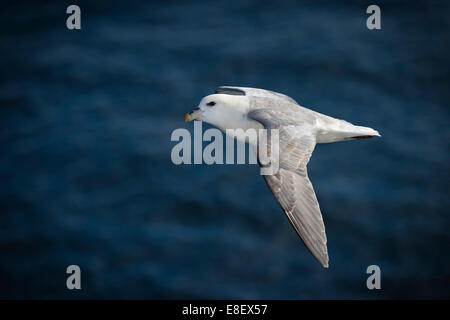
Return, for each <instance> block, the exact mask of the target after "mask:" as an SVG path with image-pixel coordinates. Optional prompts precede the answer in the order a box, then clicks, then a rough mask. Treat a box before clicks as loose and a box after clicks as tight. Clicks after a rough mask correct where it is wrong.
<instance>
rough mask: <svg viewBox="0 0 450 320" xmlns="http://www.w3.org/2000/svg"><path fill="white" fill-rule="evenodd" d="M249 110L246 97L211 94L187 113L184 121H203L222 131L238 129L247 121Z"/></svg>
mask: <svg viewBox="0 0 450 320" xmlns="http://www.w3.org/2000/svg"><path fill="white" fill-rule="evenodd" d="M248 109H249V100H248V98H247V97H245V96H237V95H229V94H220V93H219V94H211V95H209V96H206V97H204V98H203V99H202V100H201V101H200V103H199V105H198V107H197V108H194V109H193V110H192V111H191V112H189V113H187V114H186V115H185V116H184V120H185V121H186V122H189V121H192V120H202V121H205V122H207V123H209V124H211V125H213V126H215V127H218V128H219V129H222V130H226V129H237V128H241V127H242V122H243V121H245V120H246V116H247V112H248Z"/></svg>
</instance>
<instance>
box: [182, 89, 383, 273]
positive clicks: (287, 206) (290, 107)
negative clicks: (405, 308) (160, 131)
mask: <svg viewBox="0 0 450 320" xmlns="http://www.w3.org/2000/svg"><path fill="white" fill-rule="evenodd" d="M185 120H186V121H191V120H202V121H205V122H207V123H209V124H211V125H213V126H216V127H218V128H219V129H221V130H222V131H224V132H226V133H227V129H245V130H247V129H255V130H260V129H267V130H269V129H270V130H271V129H277V130H278V138H279V142H278V143H279V146H278V148H279V151H278V152H279V154H278V163H277V165H278V168H279V169H278V170H277V172H276V173H275V174H273V175H264V179H265V180H266V183H267V185H268V187H269V188H270V190H271V191H272V193H273V195H274V196H275V198H276V199H277V200H278V202H279V203H280V205H281V207H282V208H283V211H284V212H285V213H286V215H287V217H288V218H289V221H290V222H291V224H292V226H293V227H294V229H295V230H296V231H297V234H298V235H299V236H300V238H301V239H302V241H303V242H304V244H305V245H306V247H307V248H308V249H309V250H310V252H311V253H312V254H313V256H314V257H315V258H316V259H317V260H318V261H319V262H320V264H321V265H322V266H323V267H325V268H327V267H328V251H327V237H326V235H325V225H324V223H323V218H322V214H321V212H320V207H319V203H318V202H317V198H316V195H315V193H314V189H313V186H312V184H311V181H310V180H309V178H308V173H307V170H306V165H307V164H308V161H309V159H310V157H311V154H312V152H313V150H314V147H315V145H316V143H329V142H336V141H344V140H353V139H365V138H371V137H375V136H380V134H379V133H378V131H376V130H374V129H371V128H368V127H361V126H355V125H353V124H351V123H349V122H347V121H344V120H340V119H335V118H332V117H329V116H326V115H323V114H321V113H318V112H315V111H313V110H310V109H307V108H304V107H302V106H300V105H299V104H298V103H297V102H296V101H295V100H293V99H292V98H290V97H288V96H286V95H284V94H280V93H276V92H273V91H269V90H264V89H256V88H245V87H229V86H223V87H219V88H218V89H217V90H216V92H215V94H211V95H208V96H206V97H204V98H203V99H202V100H201V101H200V104H199V105H198V107H197V108H195V109H194V110H192V111H191V112H189V113H188V114H186V115H185ZM234 138H238V137H236V136H234ZM247 142H248V141H247ZM268 144H270V142H268ZM269 147H270V146H268V148H269Z"/></svg>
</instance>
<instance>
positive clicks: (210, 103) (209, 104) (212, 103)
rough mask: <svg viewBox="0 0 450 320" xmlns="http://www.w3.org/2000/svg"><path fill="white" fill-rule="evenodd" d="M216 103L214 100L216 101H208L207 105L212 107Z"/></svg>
mask: <svg viewBox="0 0 450 320" xmlns="http://www.w3.org/2000/svg"><path fill="white" fill-rule="evenodd" d="M215 104H216V103H215V102H214V101H211V102H208V103H207V104H206V105H207V106H209V107H212V106H214V105H215Z"/></svg>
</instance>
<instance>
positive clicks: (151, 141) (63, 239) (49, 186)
mask: <svg viewBox="0 0 450 320" xmlns="http://www.w3.org/2000/svg"><path fill="white" fill-rule="evenodd" d="M377 4H379V6H380V7H381V11H382V16H381V18H382V21H381V23H382V29H381V30H368V29H367V28H366V18H367V16H368V15H367V14H366V13H365V11H366V8H367V5H366V4H363V3H361V2H359V1H341V2H338V3H332V2H325V1H320V2H318V1H317V2H313V1H308V2H297V1H283V2H272V1H235V2H232V1H208V2H203V1H194V2H188V1H171V2H147V1H141V2H140V1H132V0H130V1H123V2H121V3H114V4H113V3H111V2H110V1H105V2H100V1H89V2H87V1H79V2H78V5H79V6H80V7H81V12H82V22H81V24H82V25H81V26H82V29H81V30H78V31H69V30H68V29H67V28H66V17H67V16H68V15H67V14H66V7H67V5H68V4H66V3H64V2H61V1H48V2H43V3H41V4H39V3H37V1H36V2H23V1H9V2H8V1H7V2H5V4H2V10H1V13H0V26H1V28H0V43H1V44H0V48H1V50H0V58H1V59H0V144H1V147H0V150H1V153H0V179H1V180H0V181H1V183H0V209H1V211H0V230H1V231H0V297H2V298H69V299H72V298H137V299H141V298H146V299H147V298H148V299H153V298H168V299H172V298H235V299H240V298H252V299H303V298H307V299H341V298H350V299H353V298H357V299H359V298H369V299H392V298H449V297H450V266H449V263H450V256H449V253H450V252H449V251H450V250H449V243H450V231H449V228H450V216H449V214H450V212H449V205H450V203H449V190H450V183H449V173H450V172H449V162H450V157H449V151H450V150H449V141H450V129H449V120H450V105H449V103H450V90H449V89H450V55H449V53H448V52H449V35H450V22H449V19H448V16H449V14H450V10H449V9H450V8H449V4H448V3H447V2H445V1H428V2H426V3H425V2H423V3H420V2H414V3H413V2H410V1H409V2H407V1H389V2H382V1H379V2H377ZM219 85H238V86H250V87H259V88H265V89H270V90H274V91H278V92H282V93H285V94H287V95H289V96H291V97H293V98H294V99H295V100H297V101H298V102H299V103H300V104H302V105H304V106H306V107H309V108H312V109H314V110H316V111H319V112H322V113H325V114H327V115H330V116H333V117H337V118H342V119H345V120H347V121H350V122H352V123H355V124H359V125H366V126H370V127H373V128H375V129H377V130H378V131H379V132H380V133H381V134H382V138H378V139H368V140H359V141H350V142H341V143H335V144H322V145H318V146H317V147H316V149H315V152H314V153H313V156H312V158H311V162H310V164H309V176H310V178H311V180H312V183H313V185H314V187H315V190H316V193H317V197H318V199H319V202H320V205H321V209H322V212H323V216H324V220H325V224H326V228H327V235H328V250H329V254H330V268H329V269H323V268H322V267H321V266H320V265H319V264H318V263H317V262H316V261H315V259H314V258H313V257H312V256H311V255H310V253H309V252H308V251H307V249H306V248H305V247H304V245H303V244H302V243H301V241H300V239H299V238H298V236H297V235H296V234H295V232H294V230H293V229H292V227H291V226H290V224H289V222H288V220H287V219H286V217H285V216H284V213H283V212H282V211H281V208H280V207H279V205H278V203H277V202H276V200H275V199H274V198H273V196H272V194H271V192H270V191H269V190H268V189H267V187H266V184H265V183H264V180H263V179H262V177H261V176H260V175H259V169H258V168H257V166H255V165H211V166H208V165H206V164H203V165H179V166H176V165H174V164H173V163H172V162H171V158H170V152H171V149H172V147H173V146H174V145H175V144H176V143H175V142H171V141H170V136H171V133H172V131H173V130H174V129H176V128H187V129H189V130H190V131H191V133H193V125H192V123H187V124H186V123H184V121H183V115H184V113H185V112H187V111H189V110H191V109H192V107H193V106H196V105H197V104H198V102H199V100H200V99H201V97H202V96H204V95H207V94H210V93H212V92H213V91H214V90H215V88H216V87H217V86H219ZM209 127H210V126H209V125H206V124H204V128H209ZM71 264H76V265H79V266H80V268H81V270H82V290H81V291H76V290H74V291H76V292H74V291H69V290H67V288H66V276H67V275H66V267H67V266H68V265H71ZM372 264H376V265H379V266H380V268H381V286H382V289H381V290H375V291H369V290H368V289H367V288H366V279H367V276H368V275H367V274H366V268H367V266H369V265H372Z"/></svg>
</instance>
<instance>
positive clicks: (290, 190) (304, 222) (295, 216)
mask: <svg viewBox="0 0 450 320" xmlns="http://www.w3.org/2000/svg"><path fill="white" fill-rule="evenodd" d="M285 116H287V115H284V114H283V111H282V110H281V109H277V110H273V109H254V110H252V111H250V112H249V114H248V117H249V118H251V119H253V120H256V121H258V122H260V123H261V124H262V125H263V126H264V127H265V128H267V129H278V130H279V164H278V167H279V170H278V172H277V173H276V174H274V175H266V176H264V179H265V180H266V183H267V185H268V186H269V188H270V190H271V191H272V193H273V195H274V196H275V198H276V199H277V200H278V202H279V203H280V205H281V207H282V208H283V210H284V212H285V213H286V215H287V217H288V218H289V221H290V222H291V224H292V225H293V227H294V229H295V230H296V231H297V234H298V235H299V236H300V238H301V239H302V240H303V242H304V244H305V245H306V247H307V248H308V249H309V250H310V251H311V253H312V254H313V255H314V257H315V258H316V259H317V260H318V261H319V262H320V263H321V264H322V266H323V267H328V252H327V237H326V235H325V225H324V223H323V219H322V214H321V212H320V207H319V203H318V202H317V198H316V195H315V193H314V189H313V186H312V184H311V181H310V180H309V178H308V173H307V170H306V165H307V163H308V161H309V159H310V157H311V154H312V152H313V150H314V147H315V145H316V141H315V137H314V135H313V134H312V130H311V126H310V125H309V123H308V122H305V123H303V124H302V123H299V122H297V124H298V125H292V122H291V120H286V117H285ZM287 119H289V118H287ZM269 132H270V131H269ZM270 142H271V139H270V138H269V139H268V148H269V150H270V148H271V146H270Z"/></svg>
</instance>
